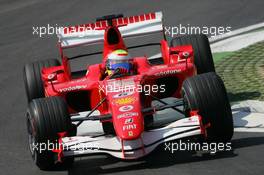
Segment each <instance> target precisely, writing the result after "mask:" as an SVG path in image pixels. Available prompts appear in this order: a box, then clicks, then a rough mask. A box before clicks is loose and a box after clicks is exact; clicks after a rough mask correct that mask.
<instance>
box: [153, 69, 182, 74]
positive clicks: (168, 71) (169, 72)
mask: <svg viewBox="0 0 264 175" xmlns="http://www.w3.org/2000/svg"><path fill="white" fill-rule="evenodd" d="M180 71H181V70H178V69H175V70H166V71H162V72H158V73H156V74H155V76H166V75H172V74H176V73H178V72H180Z"/></svg>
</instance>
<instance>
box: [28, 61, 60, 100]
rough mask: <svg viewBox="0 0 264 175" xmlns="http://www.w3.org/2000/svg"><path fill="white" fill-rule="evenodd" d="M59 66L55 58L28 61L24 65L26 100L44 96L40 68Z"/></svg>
mask: <svg viewBox="0 0 264 175" xmlns="http://www.w3.org/2000/svg"><path fill="white" fill-rule="evenodd" d="M52 66H60V62H59V61H58V60H57V59H47V60H43V61H36V62H33V63H28V64H26V65H25V66H24V71H23V74H24V84H25V89H26V93H27V99H28V102H30V101H31V100H33V99H35V98H43V97H45V93H44V87H43V81H42V77H41V70H42V69H43V68H44V67H45V68H47V67H52Z"/></svg>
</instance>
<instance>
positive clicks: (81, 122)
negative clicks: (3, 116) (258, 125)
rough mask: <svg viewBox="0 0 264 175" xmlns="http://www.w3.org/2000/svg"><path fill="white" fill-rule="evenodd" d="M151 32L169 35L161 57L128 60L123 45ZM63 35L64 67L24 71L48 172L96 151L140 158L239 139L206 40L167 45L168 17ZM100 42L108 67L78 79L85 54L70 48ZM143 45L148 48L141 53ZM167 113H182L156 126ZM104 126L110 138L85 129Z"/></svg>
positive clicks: (41, 64)
mask: <svg viewBox="0 0 264 175" xmlns="http://www.w3.org/2000/svg"><path fill="white" fill-rule="evenodd" d="M152 33H160V34H161V35H163V36H164V39H162V40H161V41H160V42H159V43H158V45H160V52H161V57H160V58H157V59H154V60H150V59H148V58H147V57H146V56H141V57H131V56H129V54H128V52H129V50H130V49H132V47H126V45H125V43H124V39H126V38H129V37H136V36H146V35H148V36H149V37H150V36H151V35H150V34H152ZM58 37H59V48H60V55H61V63H60V62H59V61H58V60H56V59H50V60H44V61H37V62H33V63H30V64H27V65H25V68H24V80H25V87H26V92H27V97H28V101H29V106H28V110H27V127H28V134H29V146H30V151H31V154H32V157H33V159H34V162H35V163H36V165H37V166H38V167H40V168H41V169H49V168H51V167H54V165H55V166H56V165H58V164H70V163H72V162H73V159H74V157H75V156H82V155H90V154H97V153H99V154H102V153H103V154H110V155H112V156H114V157H117V158H121V159H137V158H140V157H143V156H145V155H147V154H149V153H150V152H151V151H153V150H154V149H155V148H156V147H157V146H158V145H160V144H162V143H164V142H168V141H172V140H177V139H181V138H185V137H190V136H192V137H193V136H203V137H204V138H205V139H206V141H210V142H212V141H214V142H220V141H221V142H226V141H229V140H230V139H231V138H232V135H233V120H232V113H231V108H230V104H229V101H228V98H227V93H226V90H225V87H224V84H223V82H222V80H221V79H220V77H219V76H218V75H216V73H215V68H214V63H213V59H212V54H211V50H210V46H209V42H208V39H207V37H206V36H205V35H188V36H179V37H176V38H174V39H172V40H171V43H170V45H168V43H167V40H166V38H165V35H164V31H163V24H162V13H161V12H156V13H149V14H144V15H139V16H131V17H123V15H109V16H104V17H101V18H98V19H97V21H96V22H95V23H91V24H84V25H79V26H72V27H68V28H63V29H62V30H61V31H60V33H59V34H58ZM95 43H103V51H102V54H101V57H102V62H101V63H100V64H94V65H90V66H88V68H87V70H85V74H83V75H81V76H80V75H79V76H76V72H71V69H70V64H69V62H70V60H72V59H76V58H78V57H80V56H85V55H80V56H75V57H67V56H66V55H65V51H64V50H65V49H67V48H72V47H77V46H86V45H90V44H95ZM142 46H147V45H141V46H136V47H142ZM87 55H92V54H91V53H89V54H87ZM87 55H86V56H87ZM120 60H121V61H120ZM124 60H125V61H124ZM157 60H158V61H157ZM123 61H124V62H125V63H126V64H123V63H124V62H123ZM113 63H114V64H113ZM109 65H110V66H109ZM118 65H119V66H118ZM109 72H110V73H109ZM168 97H170V98H172V97H173V100H172V101H170V102H168V100H167V101H166V100H165V99H167V98H168ZM154 102H156V103H154ZM157 102H158V103H157ZM155 104H156V105H155ZM166 109H173V110H175V111H176V113H175V116H174V117H175V119H174V120H173V121H171V122H169V123H167V124H163V125H159V126H155V116H156V114H157V113H158V112H159V111H166ZM179 116H184V117H179ZM165 117H166V115H165ZM96 121H97V124H95V123H94V122H96ZM98 121H100V122H98ZM98 123H99V124H100V125H98ZM100 126H102V128H103V131H104V134H101V135H98V134H97V135H96V134H94V133H93V134H92V133H90V132H87V131H86V129H88V130H89V129H90V130H92V131H93V130H97V129H98V127H100ZM58 162H59V163H58Z"/></svg>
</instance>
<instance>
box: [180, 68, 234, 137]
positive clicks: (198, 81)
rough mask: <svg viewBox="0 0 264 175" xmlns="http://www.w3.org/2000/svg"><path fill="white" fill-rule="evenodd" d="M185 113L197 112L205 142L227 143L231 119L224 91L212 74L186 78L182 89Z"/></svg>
mask: <svg viewBox="0 0 264 175" xmlns="http://www.w3.org/2000/svg"><path fill="white" fill-rule="evenodd" d="M182 94H183V100H184V103H185V105H184V106H185V111H186V113H189V111H190V110H198V113H199V114H200V115H201V117H202V122H203V125H207V124H208V123H210V126H209V127H208V128H207V129H206V132H207V140H208V141H212V142H228V141H230V140H231V138H232V136H233V132H234V126H233V118H232V112H231V107H230V104H229V100H228V97H227V93H226V89H225V86H224V83H223V81H222V80H221V78H220V77H219V76H218V75H217V74H216V73H213V72H210V73H205V74H201V75H197V76H194V77H191V78H188V79H186V80H185V81H184V83H183V88H182Z"/></svg>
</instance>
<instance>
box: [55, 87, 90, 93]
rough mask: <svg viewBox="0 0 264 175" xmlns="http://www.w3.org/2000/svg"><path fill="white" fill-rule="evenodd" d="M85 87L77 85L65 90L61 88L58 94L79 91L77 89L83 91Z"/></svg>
mask: <svg viewBox="0 0 264 175" xmlns="http://www.w3.org/2000/svg"><path fill="white" fill-rule="evenodd" d="M86 87H87V85H78V86H70V87H67V88H61V89H59V90H58V91H59V92H69V91H74V90H79V89H85V88H86Z"/></svg>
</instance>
